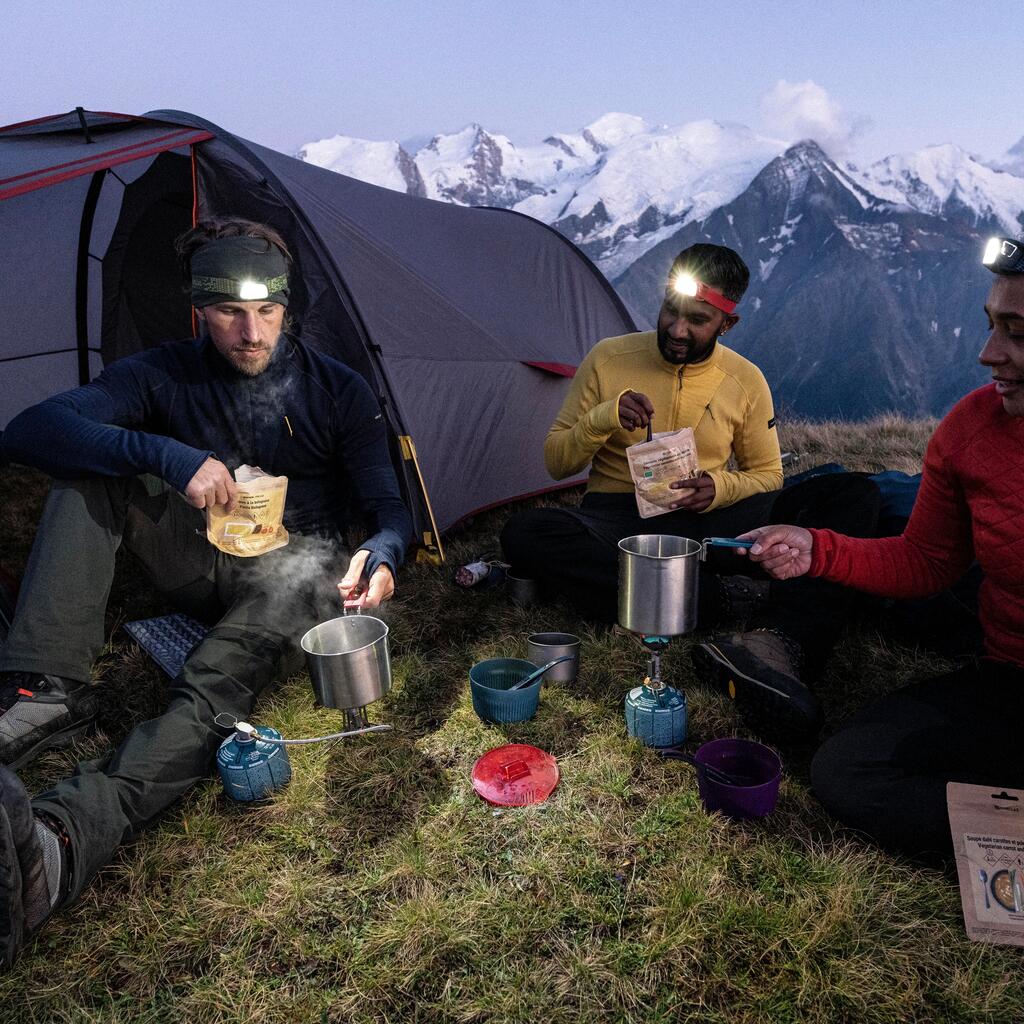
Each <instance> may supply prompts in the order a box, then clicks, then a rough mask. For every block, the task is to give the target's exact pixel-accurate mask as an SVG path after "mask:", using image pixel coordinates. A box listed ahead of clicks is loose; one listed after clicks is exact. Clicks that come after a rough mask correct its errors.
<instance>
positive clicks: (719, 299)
mask: <svg viewBox="0 0 1024 1024" xmlns="http://www.w3.org/2000/svg"><path fill="white" fill-rule="evenodd" d="M671 287H672V290H673V291H674V292H676V293H677V294H679V295H689V296H692V297H693V298H695V299H697V300H698V301H700V302H706V303H708V305H709V306H714V307H715V308H716V309H720V310H721V311H722V312H723V313H732V312H733V310H734V309H735V308H736V303H735V302H733V301H732V299H727V298H726V297H725V296H724V295H723V294H722V293H721V292H716V291H715V289H714V288H709V287H708V286H707V285H706V284H705V283H704V282H703V281H698V280H697V278H695V277H694V276H693V275H692V274H685V273H683V274H676V276H675V278H674V279H673V281H672V285H671Z"/></svg>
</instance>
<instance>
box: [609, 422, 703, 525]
mask: <svg viewBox="0 0 1024 1024" xmlns="http://www.w3.org/2000/svg"><path fill="white" fill-rule="evenodd" d="M626 458H627V459H628V460H629V474H630V476H631V477H632V478H633V486H634V487H635V488H636V507H637V510H638V511H639V513H640V516H641V518H642V519H650V517H651V516H660V515H664V514H665V513H666V512H671V511H672V504H673V502H676V501H678V500H679V498H680V497H681V495H680V494H679V491H677V490H673V489H672V488H671V487H670V486H669V484H671V483H672V482H673V481H674V480H689V479H690V478H691V477H695V476H697V475H698V474H699V473H700V467H699V466H698V465H697V445H696V444H695V443H694V440H693V428H692V427H683V428H682V429H681V430H671V431H664V432H662V433H660V434H655V435H654V436H653V437H652V438H651V439H650V441H641V442H640V443H639V444H633V445H630V446H629V447H628V448H627V449H626Z"/></svg>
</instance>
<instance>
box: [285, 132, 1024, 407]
mask: <svg viewBox="0 0 1024 1024" xmlns="http://www.w3.org/2000/svg"><path fill="white" fill-rule="evenodd" d="M300 156H301V157H302V158H303V159H306V160H309V161H311V162H313V163H317V164H320V165H321V166H324V167H329V168H331V169H332V170H337V171H340V172H341V173H344V174H348V175H351V176H353V177H358V178H361V179H363V180H365V181H371V182H374V183H375V184H378V185H383V186H385V187H388V188H396V189H399V190H401V191H404V192H408V193H410V194H413V195H417V196H425V197H427V198H431V199H438V200H442V201H446V202H453V203H459V204H463V205H474V206H475V205H489V206H501V207H507V208H511V209H515V210H517V211H519V212H522V213H526V214H529V215H530V216H533V217H536V218H538V219H539V220H543V221H545V222H546V223H548V224H550V225H551V226H553V227H554V228H556V229H557V230H559V231H560V232H562V234H564V235H565V236H566V237H568V238H569V239H571V240H572V241H573V242H575V243H576V244H577V245H579V246H580V247H581V248H582V249H583V250H584V252H586V253H587V254H588V255H589V256H590V257H591V258H592V259H594V261H595V262H596V263H597V264H598V266H599V267H600V268H601V270H602V271H603V272H604V273H605V274H606V276H607V277H608V278H609V279H611V280H612V282H613V284H614V285H615V287H616V289H617V290H618V292H619V294H620V295H621V296H622V297H623V299H624V301H625V302H626V304H627V305H628V306H629V308H630V309H631V311H632V312H633V314H634V316H635V317H636V319H637V322H638V323H639V324H641V325H649V324H650V322H651V320H652V319H653V316H654V315H655V313H656V311H657V308H658V304H659V302H660V295H661V292H662V290H663V288H664V273H665V268H666V267H667V266H668V265H669V263H670V262H671V259H672V257H673V256H674V255H675V253H677V252H678V251H679V250H680V249H681V248H683V247H684V246H686V245H689V244H692V243H693V242H695V241H701V240H707V239H711V240H714V241H716V242H721V243H723V244H726V245H731V246H733V247H734V248H736V249H737V250H738V251H739V252H740V253H741V255H742V256H743V257H744V259H746V261H747V263H748V265H749V266H750V267H751V271H752V283H751V288H750V291H749V292H748V294H747V296H746V297H745V298H744V301H743V304H742V310H741V311H742V312H743V315H744V323H743V324H742V326H741V328H738V329H737V331H735V332H734V333H733V335H732V336H731V337H733V338H734V341H735V343H736V345H737V347H738V348H740V350H741V351H744V352H745V353H747V354H749V355H750V356H751V357H752V358H754V359H755V361H756V362H758V364H759V365H760V366H761V367H762V369H764V371H765V373H766V375H767V376H768V379H769V382H770V383H771V384H772V386H773V389H774V391H775V395H776V400H777V402H778V404H779V405H780V406H781V407H783V408H787V409H789V410H791V411H795V412H797V413H800V414H803V415H812V416H826V417H827V416H846V417H856V416H863V415H867V414H870V413H874V412H879V411H882V410H885V409H898V410H901V411H903V412H907V413H913V414H921V413H942V412H944V411H945V410H946V409H947V408H948V407H949V405H950V404H952V402H953V401H955V400H956V398H957V397H959V396H960V395H962V394H963V393H964V392H965V391H967V390H968V389H969V388H970V387H972V386H975V385H976V384H978V383H980V382H981V381H983V380H984V374H983V373H982V372H981V371H979V370H978V369H977V368H976V367H975V368H974V369H972V365H973V364H974V356H975V353H976V350H977V348H978V347H980V330H981V329H980V326H979V325H980V324H981V323H982V320H981V314H980V312H979V310H980V306H981V300H982V297H983V295H984V289H985V285H986V282H987V274H986V272H985V271H984V270H983V269H982V268H980V267H979V265H978V253H979V252H980V246H981V242H982V238H983V237H984V236H985V235H986V234H990V233H1005V234H1011V235H1014V236H1019V235H1020V234H1021V233H1022V230H1024V139H1021V141H1020V142H1018V143H1017V144H1016V145H1015V146H1014V147H1012V148H1011V149H1010V150H1009V151H1008V152H1007V153H1006V154H1004V155H1003V156H1002V157H1000V158H998V159H995V160H989V161H985V160H982V159H980V158H979V157H976V156H973V155H971V154H970V153H968V152H966V151H965V150H963V149H961V148H959V147H958V146H955V145H952V144H947V145H941V146H930V147H927V148H925V149H922V150H920V151H918V152H914V153H904V154H899V155H894V156H890V157H886V158H885V159H883V160H879V161H877V162H876V163H873V164H871V165H869V166H867V167H863V168H858V167H856V166H854V165H852V164H849V163H847V164H840V163H838V162H837V161H835V160H832V159H830V158H829V157H828V156H827V155H826V153H825V152H824V151H823V150H822V149H821V148H820V147H819V146H818V145H817V144H816V143H814V142H812V141H806V140H805V141H802V142H799V143H798V144H795V145H791V144H789V143H787V142H786V141H783V140H778V139H772V138H768V137H765V136H762V135H759V134H757V133H756V132H754V131H752V130H750V129H749V128H746V127H744V126H743V125H736V124H721V123H719V122H716V121H710V120H704V121H694V122H690V123H687V124H684V125H681V126H676V127H667V126H665V125H650V124H648V123H646V122H645V121H643V120H642V119H641V118H638V117H634V116H632V115H628V114H607V115H605V116H604V117H602V118H600V119H599V120H597V121H595V122H593V123H592V124H590V125H588V126H587V127H586V128H583V129H582V130H580V131H579V132H576V133H563V134H557V135H551V136H549V137H548V138H546V139H545V140H544V141H543V142H541V143H539V144H537V145H533V146H522V147H517V146H516V145H515V144H514V143H513V142H512V140H511V139H509V138H507V137H506V136H504V135H499V134H494V133H491V132H488V131H486V130H485V129H484V128H482V127H481V126H480V125H476V124H473V125H470V126H468V127H467V128H464V129H463V130H462V131H460V132H456V133H454V134H449V135H438V136H435V137H434V138H433V139H431V141H430V142H429V143H428V144H427V145H425V146H423V147H421V148H420V149H418V150H417V151H416V152H415V153H409V152H406V151H405V150H404V149H403V148H402V147H401V146H400V145H399V144H398V143H397V142H368V141H363V140H357V139H347V138H345V137H342V136H337V137H335V138H334V139H328V140H323V141H321V142H316V143H310V144H309V145H308V146H305V147H304V148H303V150H302V151H301V152H300Z"/></svg>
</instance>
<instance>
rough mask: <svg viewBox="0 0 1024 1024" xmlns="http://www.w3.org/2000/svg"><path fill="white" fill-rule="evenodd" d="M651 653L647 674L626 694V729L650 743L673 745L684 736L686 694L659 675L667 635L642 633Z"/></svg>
mask: <svg viewBox="0 0 1024 1024" xmlns="http://www.w3.org/2000/svg"><path fill="white" fill-rule="evenodd" d="M640 640H641V642H642V643H643V645H644V647H646V648H647V651H648V653H649V655H650V661H649V663H648V668H647V676H646V677H645V679H644V681H643V683H642V684H641V685H640V686H635V687H633V689H632V690H630V691H629V693H628V694H626V731H627V732H628V733H629V735H630V736H635V737H636V738H637V739H638V740H640V741H641V742H643V743H646V744H647V746H649V747H674V746H678V745H679V744H681V743H683V742H684V741H685V739H686V695H685V694H684V693H683V692H682V691H681V690H677V689H676V688H675V687H674V686H668V685H667V684H666V683H665V681H664V680H663V679H662V678H661V658H662V655H663V654H664V653H665V651H666V650H667V649H668V645H669V643H670V638H669V637H667V636H641V637H640Z"/></svg>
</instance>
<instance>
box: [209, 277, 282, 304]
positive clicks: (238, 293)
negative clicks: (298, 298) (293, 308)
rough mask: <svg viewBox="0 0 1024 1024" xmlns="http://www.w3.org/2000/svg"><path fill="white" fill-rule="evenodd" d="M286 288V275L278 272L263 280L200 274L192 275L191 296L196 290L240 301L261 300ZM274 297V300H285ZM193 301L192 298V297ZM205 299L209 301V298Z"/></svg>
mask: <svg viewBox="0 0 1024 1024" xmlns="http://www.w3.org/2000/svg"><path fill="white" fill-rule="evenodd" d="M287 288H288V275H287V274H280V275H279V276H278V277H267V278H264V279H263V280H259V281H258V280H256V278H253V277H246V278H243V279H242V280H240V281H239V280H236V279H235V278H233V277H206V276H204V275H202V274H193V275H192V292H193V296H195V293H196V292H197V291H199V292H207V293H212V294H215V295H216V294H219V295H223V296H225V297H229V296H230V297H231V298H233V299H239V300H241V301H242V302H262V301H263V300H264V299H269V298H270V296H271V295H274V294H275V293H278V292H285V291H286V289H287ZM286 299H287V296H285V299H284V300H282V299H275V301H286ZM193 301H194V299H193ZM207 301H210V300H209V299H208V300H207Z"/></svg>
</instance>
